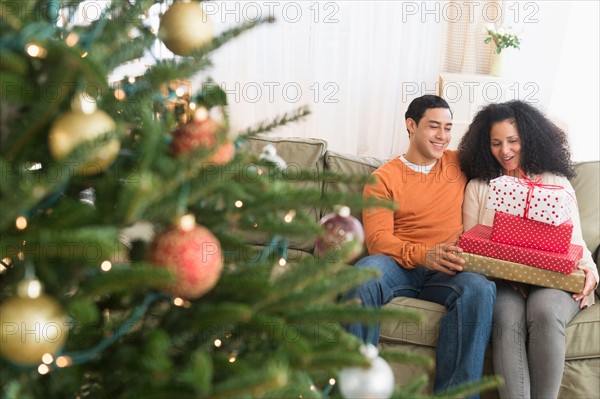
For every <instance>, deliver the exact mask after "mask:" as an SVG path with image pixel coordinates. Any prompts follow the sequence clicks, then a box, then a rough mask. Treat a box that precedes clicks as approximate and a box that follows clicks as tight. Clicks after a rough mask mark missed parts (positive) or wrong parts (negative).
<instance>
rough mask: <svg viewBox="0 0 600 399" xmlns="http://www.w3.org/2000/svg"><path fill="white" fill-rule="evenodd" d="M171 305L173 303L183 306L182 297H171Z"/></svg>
mask: <svg viewBox="0 0 600 399" xmlns="http://www.w3.org/2000/svg"><path fill="white" fill-rule="evenodd" d="M173 305H175V306H183V299H182V298H179V297H178V298H175V299H173Z"/></svg>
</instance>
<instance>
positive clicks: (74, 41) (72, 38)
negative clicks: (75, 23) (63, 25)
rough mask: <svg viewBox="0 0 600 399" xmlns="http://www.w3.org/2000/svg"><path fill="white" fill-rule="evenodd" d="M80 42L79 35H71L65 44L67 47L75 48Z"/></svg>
mask: <svg viewBox="0 0 600 399" xmlns="http://www.w3.org/2000/svg"><path fill="white" fill-rule="evenodd" d="M78 41H79V36H78V35H77V33H69V36H67V38H66V39H65V43H67V46H69V47H73V46H74V45H76V44H77V42H78Z"/></svg>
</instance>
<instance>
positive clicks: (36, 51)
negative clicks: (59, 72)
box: [25, 43, 47, 58]
mask: <svg viewBox="0 0 600 399" xmlns="http://www.w3.org/2000/svg"><path fill="white" fill-rule="evenodd" d="M25 52H26V53H27V54H28V55H29V56H30V57H34V58H45V57H46V54H47V51H46V49H45V48H43V47H41V46H39V45H37V44H35V43H28V44H27V45H26V46H25Z"/></svg>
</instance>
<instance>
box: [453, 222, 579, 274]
mask: <svg viewBox="0 0 600 399" xmlns="http://www.w3.org/2000/svg"><path fill="white" fill-rule="evenodd" d="M491 235H492V228H491V227H490V226H485V225H482V224H478V225H476V226H475V227H473V228H471V229H469V230H468V231H466V232H464V233H463V234H462V235H461V236H460V239H459V241H458V246H459V247H461V248H462V250H463V251H465V252H469V253H472V254H477V255H483V256H487V257H490V258H494V259H501V260H506V261H509V262H514V263H520V264H522V265H527V266H534V267H539V268H541V269H546V270H552V271H554V272H558V273H564V274H571V273H573V270H574V269H575V266H576V265H577V262H579V260H580V259H581V258H582V257H583V248H582V247H581V246H580V245H574V244H570V245H569V251H568V252H567V253H566V254H558V253H555V252H549V251H543V250H541V249H533V248H523V247H517V246H514V245H509V244H501V243H497V242H493V241H492V240H491V239H490V237H491Z"/></svg>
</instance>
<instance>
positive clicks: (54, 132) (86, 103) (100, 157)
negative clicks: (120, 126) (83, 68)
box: [48, 98, 121, 176]
mask: <svg viewBox="0 0 600 399" xmlns="http://www.w3.org/2000/svg"><path fill="white" fill-rule="evenodd" d="M76 101H79V103H77V102H76V103H74V105H73V109H72V110H71V111H70V112H67V113H65V114H63V115H61V116H60V117H58V119H56V121H54V123H53V124H52V127H51V128H50V134H49V136H48V145H49V149H50V153H51V154H52V157H53V158H54V159H56V160H57V161H61V160H63V159H65V158H66V157H67V156H68V155H69V154H70V153H71V152H72V151H73V150H74V149H75V148H76V147H77V146H78V145H81V144H83V143H85V142H87V141H91V140H95V139H97V138H99V137H100V136H102V135H103V134H106V133H109V132H111V131H113V130H115V126H116V125H115V121H114V120H113V119H112V118H111V117H110V116H109V115H108V114H107V113H106V112H104V111H102V110H99V109H96V106H95V103H93V101H92V100H90V99H82V98H80V99H78V100H76ZM120 148H121V143H120V142H119V140H118V139H116V138H114V139H111V140H110V141H108V142H107V143H105V144H102V145H100V146H98V147H97V148H94V149H93V150H92V151H90V153H89V154H88V156H87V157H86V159H85V161H84V162H83V164H82V165H77V166H76V167H75V168H74V171H75V173H76V174H79V175H84V176H91V175H95V174H98V173H101V172H103V171H105V170H106V169H108V168H109V167H110V165H112V163H113V162H114V160H115V159H116V157H117V154H118V152H119V149H120Z"/></svg>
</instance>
